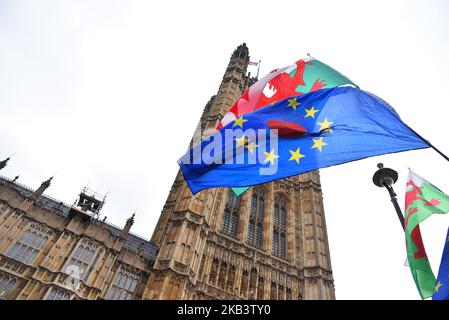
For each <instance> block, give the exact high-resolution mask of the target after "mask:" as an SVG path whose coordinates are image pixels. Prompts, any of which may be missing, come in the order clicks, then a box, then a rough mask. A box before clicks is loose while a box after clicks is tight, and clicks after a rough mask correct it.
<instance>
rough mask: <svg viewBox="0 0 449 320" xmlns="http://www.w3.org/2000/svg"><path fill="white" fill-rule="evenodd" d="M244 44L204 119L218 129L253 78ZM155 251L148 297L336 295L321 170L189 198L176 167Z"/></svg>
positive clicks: (155, 236)
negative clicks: (239, 193)
mask: <svg viewBox="0 0 449 320" xmlns="http://www.w3.org/2000/svg"><path fill="white" fill-rule="evenodd" d="M248 62H249V52H248V48H247V47H246V45H245V44H243V45H240V46H239V47H238V48H237V49H236V50H235V51H234V52H233V54H232V56H231V59H230V62H229V65H228V67H227V69H226V72H225V74H224V77H223V80H222V82H221V85H220V87H219V90H218V92H217V94H216V95H215V96H213V97H212V98H211V99H210V101H209V103H207V105H206V107H205V109H204V113H203V116H202V117H201V128H202V131H204V130H207V129H211V128H216V126H217V124H218V122H219V121H220V120H221V118H222V117H223V115H224V113H225V112H226V111H228V110H229V109H230V107H231V105H232V104H233V103H234V102H235V101H236V100H237V99H238V98H239V97H240V96H241V94H242V93H243V91H244V90H245V89H246V87H247V86H248V85H250V84H251V83H252V82H253V81H255V80H254V79H251V78H250V77H249V76H247V66H248ZM151 240H152V242H153V243H155V244H156V245H157V246H158V247H159V248H160V249H159V253H158V255H157V257H156V261H155V263H154V267H153V271H152V273H151V274H150V280H149V282H148V286H147V291H146V294H145V298H147V299H216V298H219V299H334V298H335V291H334V285H333V278H332V269H331V262H330V255H329V245H328V240H327V233H326V223H325V218H324V210H323V201H322V195H321V187H320V177H319V173H318V172H311V173H307V174H303V175H299V176H295V177H292V178H288V179H283V180H279V181H275V182H272V183H267V184H264V185H260V186H257V187H253V188H251V189H250V190H248V191H247V192H245V193H244V194H243V195H242V196H240V197H237V196H235V195H234V193H233V192H232V191H231V190H230V189H229V188H214V189H209V190H203V191H201V192H199V193H197V194H196V195H194V196H192V193H191V192H190V189H189V188H188V186H187V184H186V183H185V181H184V180H183V177H182V174H181V173H180V172H178V175H177V177H176V179H175V182H174V184H173V186H172V188H171V190H170V193H169V196H168V199H167V201H166V203H165V206H164V208H163V210H162V214H161V216H160V218H159V222H158V224H157V226H156V229H155V231H154V234H153V237H152V239H151Z"/></svg>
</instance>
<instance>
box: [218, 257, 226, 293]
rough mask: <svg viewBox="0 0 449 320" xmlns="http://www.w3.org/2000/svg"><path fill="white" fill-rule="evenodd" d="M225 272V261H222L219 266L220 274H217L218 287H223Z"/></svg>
mask: <svg viewBox="0 0 449 320" xmlns="http://www.w3.org/2000/svg"><path fill="white" fill-rule="evenodd" d="M226 273H227V265H226V262H224V261H222V262H221V266H220V274H219V276H218V287H220V288H222V289H224V287H225V280H226Z"/></svg>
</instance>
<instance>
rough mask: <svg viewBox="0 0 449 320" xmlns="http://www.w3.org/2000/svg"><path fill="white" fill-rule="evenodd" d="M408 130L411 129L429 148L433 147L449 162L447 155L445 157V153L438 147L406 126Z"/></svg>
mask: <svg viewBox="0 0 449 320" xmlns="http://www.w3.org/2000/svg"><path fill="white" fill-rule="evenodd" d="M406 127H407V128H409V129H410V130H411V131H412V132H413V133H414V134H416V135H417V136H418V138H420V139H421V140H422V141H424V142H426V143H427V144H428V145H429V147H431V148H432V149H433V150H435V151H436V152H438V153H439V155H440V156H442V157H443V158H444V159H446V161H449V157H448V156H447V155H445V154H444V153H443V152H441V151H440V150H439V149H438V148H437V147H435V146H434V145H433V144H432V143H430V141H429V140H427V139H425V138H424V137H423V136H421V135H420V134H419V133H418V132H416V131H415V130H413V129H412V128H410V127H409V126H408V125H406Z"/></svg>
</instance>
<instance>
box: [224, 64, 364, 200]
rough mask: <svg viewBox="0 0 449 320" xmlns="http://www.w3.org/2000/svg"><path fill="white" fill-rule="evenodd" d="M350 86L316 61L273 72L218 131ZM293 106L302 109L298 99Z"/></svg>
mask: <svg viewBox="0 0 449 320" xmlns="http://www.w3.org/2000/svg"><path fill="white" fill-rule="evenodd" d="M348 84H349V85H353V86H356V85H355V84H354V83H353V82H352V81H351V80H349V78H347V77H346V76H344V75H343V74H341V73H340V72H338V71H337V70H335V69H332V68H331V67H329V66H328V65H327V64H325V63H323V62H321V61H319V60H317V59H314V58H310V59H301V60H298V61H296V62H295V63H294V64H292V65H290V66H287V67H283V68H278V69H274V70H273V71H271V72H270V73H269V74H267V75H266V76H265V77H263V78H262V79H260V80H259V81H257V82H256V83H254V84H253V85H252V86H251V87H249V88H248V89H246V90H245V92H244V93H243V94H242V96H241V97H240V98H239V99H238V100H237V101H236V102H235V103H234V104H233V105H232V107H231V109H230V110H229V111H228V112H227V113H226V114H225V115H224V117H223V119H222V120H221V122H220V123H219V124H218V126H217V130H220V129H221V128H223V127H224V126H226V125H227V124H229V123H231V122H233V121H234V120H236V119H237V118H239V117H241V116H243V115H245V114H247V113H249V112H252V111H255V110H257V109H259V108H262V107H265V106H268V105H271V104H273V103H275V102H277V101H280V100H283V99H286V98H289V97H293V96H297V95H300V94H304V93H309V92H313V91H317V90H320V89H323V88H333V87H338V86H341V85H348ZM293 103H294V105H292V107H293V108H294V109H295V110H296V108H298V109H299V108H301V107H302V106H300V105H299V103H296V98H295V99H294V102H293ZM232 190H233V191H234V192H235V193H236V194H237V195H240V194H242V193H243V192H245V191H246V190H248V187H241V188H232Z"/></svg>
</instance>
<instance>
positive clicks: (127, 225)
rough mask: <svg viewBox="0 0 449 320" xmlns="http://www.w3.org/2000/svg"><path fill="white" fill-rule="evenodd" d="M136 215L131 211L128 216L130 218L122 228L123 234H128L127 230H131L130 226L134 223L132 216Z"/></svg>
mask: <svg viewBox="0 0 449 320" xmlns="http://www.w3.org/2000/svg"><path fill="white" fill-rule="evenodd" d="M135 216H136V214H135V213H133V215H132V216H131V217H130V218H128V220H126V224H125V227H124V228H123V230H122V235H123V236H125V237H126V236H127V235H128V233H129V231H130V230H131V227H132V226H133V224H134V217H135Z"/></svg>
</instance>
